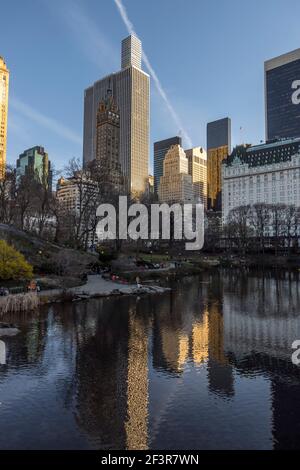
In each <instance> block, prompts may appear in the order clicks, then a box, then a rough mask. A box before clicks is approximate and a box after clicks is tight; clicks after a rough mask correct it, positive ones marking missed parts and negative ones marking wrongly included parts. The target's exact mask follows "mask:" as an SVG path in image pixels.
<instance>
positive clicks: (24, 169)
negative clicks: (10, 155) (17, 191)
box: [16, 146, 52, 191]
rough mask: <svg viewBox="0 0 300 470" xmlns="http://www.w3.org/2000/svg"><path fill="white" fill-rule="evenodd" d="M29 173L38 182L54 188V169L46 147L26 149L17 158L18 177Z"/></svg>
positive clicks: (18, 178)
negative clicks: (52, 169)
mask: <svg viewBox="0 0 300 470" xmlns="http://www.w3.org/2000/svg"><path fill="white" fill-rule="evenodd" d="M25 175H28V176H30V177H32V178H34V179H35V180H36V181H37V182H38V183H41V184H43V185H44V186H45V187H47V188H49V191H51V190H52V171H51V164H50V161H49V158H48V153H46V152H45V149H44V147H40V146H36V147H32V148H30V149H28V150H25V151H24V152H23V153H22V154H21V155H19V158H18V159H17V168H16V177H17V182H19V180H20V178H21V177H22V176H25Z"/></svg>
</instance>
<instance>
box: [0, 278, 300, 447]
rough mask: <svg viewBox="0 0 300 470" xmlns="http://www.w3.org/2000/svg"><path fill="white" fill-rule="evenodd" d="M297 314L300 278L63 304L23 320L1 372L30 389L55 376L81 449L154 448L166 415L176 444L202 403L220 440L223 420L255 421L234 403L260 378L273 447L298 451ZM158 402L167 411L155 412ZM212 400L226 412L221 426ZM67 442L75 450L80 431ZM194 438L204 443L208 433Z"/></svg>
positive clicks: (236, 281)
mask: <svg viewBox="0 0 300 470" xmlns="http://www.w3.org/2000/svg"><path fill="white" fill-rule="evenodd" d="M299 310H300V292H299V283H298V280H297V278H290V277H288V276H286V277H282V278H281V279H278V278H274V277H272V276H269V275H266V276H261V275H254V274H253V275H251V274H249V273H247V275H246V276H243V275H242V274H241V272H237V273H236V274H234V273H232V272H231V273H227V272H222V273H213V274H205V273H204V274H203V275H202V276H200V277H199V278H186V279H183V280H181V281H180V282H178V283H176V284H175V286H174V289H173V291H172V292H171V293H170V294H169V293H168V294H166V295H161V296H156V297H151V296H150V297H142V298H141V299H136V298H130V297H125V298H121V299H115V298H111V299H94V300H90V301H88V302H82V303H78V304H74V303H73V304H63V305H56V306H55V307H51V308H49V309H47V311H45V312H44V317H43V316H42V315H41V316H40V317H39V318H36V317H34V316H33V317H32V318H30V321H28V319H26V321H25V320H24V322H23V324H22V325H21V330H22V333H21V334H20V335H18V336H16V337H15V338H9V339H8V340H7V362H8V365H5V366H2V367H1V369H0V371H1V374H0V381H1V383H2V384H3V383H5V381H6V379H7V377H8V378H9V377H11V376H13V375H14V374H15V375H17V373H18V371H22V370H25V371H26V373H25V376H24V377H25V378H24V379H23V380H27V379H26V377H27V375H26V374H30V377H31V376H34V374H36V376H37V377H38V380H39V381H40V380H41V378H42V377H46V376H47V374H49V377H52V375H53V378H51V383H50V382H49V388H50V387H51V386H52V385H53V384H54V386H53V390H54V392H53V393H54V394H55V396H57V397H58V399H57V402H59V401H60V400H62V401H63V409H59V410H60V411H59V412H60V413H61V415H62V416H63V415H64V413H65V412H66V410H70V413H72V417H73V419H74V417H75V422H76V429H73V432H74V435H76V438H77V440H78V442H80V443H81V445H82V447H83V448H84V447H88V448H90V447H92V448H98V449H147V448H149V447H151V444H152V442H153V439H154V438H153V434H154V433H155V432H156V431H157V429H158V428H159V430H160V433H164V432H167V431H165V425H166V421H164V420H165V419H167V418H166V416H170V413H171V416H172V420H174V421H171V423H172V425H173V423H174V426H175V427H174V429H172V433H174V442H175V443H176V431H177V430H179V429H185V428H184V426H186V425H187V423H186V419H185V416H184V418H182V419H183V421H181V422H177V421H176V418H177V415H178V412H179V411H180V410H183V409H184V410H186V411H187V412H190V413H191V415H190V417H191V416H192V417H194V413H193V412H194V409H193V408H194V406H197V407H198V408H197V410H198V411H197V412H198V414H197V413H196V414H195V416H196V417H197V416H201V420H202V425H204V424H203V423H205V422H206V421H205V420H206V419H207V426H208V427H209V426H210V422H209V420H211V419H215V420H216V421H215V423H216V425H217V426H218V428H219V430H220V433H221V434H222V429H225V428H226V426H228V423H224V422H223V421H222V419H224V416H227V419H230V420H231V416H232V415H231V413H233V412H234V410H236V411H235V413H236V415H235V416H234V418H235V419H236V421H234V419H233V421H234V422H235V423H240V420H239V416H240V413H243V412H245V413H247V410H243V409H242V410H240V409H239V404H238V403H239V402H238V399H237V398H239V397H240V395H238V394H240V393H241V386H242V385H241V384H242V383H243V382H242V381H243V379H245V382H244V383H245V384H246V385H245V387H247V383H249V382H247V380H246V379H248V378H249V377H254V378H255V379H256V378H261V377H262V378H263V380H264V381H265V382H266V383H267V386H264V393H265V395H264V396H263V399H264V400H265V402H263V403H264V405H263V406H265V407H268V406H269V407H270V410H271V415H272V416H271V424H270V426H271V429H270V434H271V439H272V443H271V445H272V446H273V447H274V448H297V447H299V442H300V409H299V404H298V402H299V399H298V397H299V384H300V369H299V368H297V367H296V366H294V365H293V364H292V363H291V353H292V350H291V344H292V342H293V341H294V339H296V338H300V316H299ZM12 321H15V320H13V319H12ZM19 323H20V322H19ZM21 323H22V322H21ZM55 367H56V369H55ZM56 370H57V372H55V371H56ZM49 371H50V372H49ZM193 371H195V372H196V373H195V374H194V373H191V374H189V372H193ZM51 374H52V375H51ZM149 378H150V384H149ZM28 380H31V379H28ZM45 380H46V379H45ZM49 380H50V379H49ZM151 380H152V383H151ZM52 382H53V384H52ZM265 382H264V383H265ZM153 383H154V385H153ZM260 383H261V382H260ZM190 390H192V392H191V395H189V393H190ZM193 392H194V395H193V394H192V393H193ZM40 393H45V392H44V388H41V391H40ZM257 393H258V395H257V396H258V398H257V399H258V400H259V399H260V396H259V393H260V392H259V390H258V391H257ZM201 394H202V395H201ZM7 396H9V390H8V391H7ZM155 397H158V400H157V401H158V402H159V403H157V405H156V406H153V401H155ZM174 397H175V398H174ZM191 397H193V398H192V399H193V400H194V402H193V403H188V400H189V399H191ZM247 397H248V396H247ZM251 399H253V400H255V397H251ZM197 400H198V401H197ZM210 400H212V402H213V403H216V402H218V403H219V404H220V408H219V409H221V410H222V413H220V416H219V417H218V412H219V411H218V408H217V407H216V408H213V410H210V407H211V406H213V405H212V404H211V402H210ZM203 401H205V406H204V405H203ZM196 402H197V404H196ZM235 402H236V403H235ZM202 406H203V408H202ZM222 406H223V407H224V408H222ZM226 406H230V410H229V411H228V413H229V414H228V415H226V412H224V413H225V414H224V413H223V410H225V409H226ZM235 407H236V408H235ZM251 409H252V408H251ZM39 410H40V412H41V410H43V408H42V407H41V408H40V409H39ZM170 410H171V411H170ZM46 411H47V410H46ZM31 412H32V414H34V413H35V410H34V409H32V411H31ZM153 413H156V414H155V416H153ZM168 413H169V414H168ZM206 413H207V414H206ZM187 416H188V415H187ZM208 416H209V417H208ZM236 416H238V418H236ZM161 417H162V419H161ZM37 419H38V417H37ZM62 419H63V417H62ZM218 419H219V421H218ZM257 419H259V417H258V418H257ZM264 419H265V423H264V425H265V427H266V428H267V426H268V425H269V424H268V422H267V419H266V418H264ZM154 420H156V421H155V423H154V424H153V421H154ZM191 420H192V418H191ZM0 422H1V416H0ZM18 423H19V421H18ZM230 423H231V421H230ZM266 423H267V424H266ZM188 424H189V425H191V423H188ZM193 425H194V426H195V428H194V429H193V432H192V433H191V434H190V439H192V436H193V435H197V426H199V423H198V422H197V419H196V418H195V422H194V423H193ZM223 426H224V428H223ZM245 426H247V424H245ZM201 429H202V428H201ZM226 429H227V428H226ZM78 430H80V432H79V431H78ZM232 433H233V436H232V440H233V442H239V439H241V440H242V444H243V442H244V441H243V439H245V442H244V445H246V444H247V436H246V434H247V432H246V431H245V433H246V434H245V436H244V437H243V435H241V433H240V432H237V431H236V433H237V434H236V435H234V433H235V431H234V430H232ZM157 435H158V433H157ZM83 436H84V437H83ZM46 439H47V436H45V440H46ZM49 439H50V438H49ZM53 439H54V438H53ZM61 439H62V438H61ZM66 439H67V437H66ZM68 439H69V441H68V442H71V443H72V442H74V437H73V436H72V433H71V434H70V436H68ZM172 439H173V434H172V437H171V440H172ZM197 439H198V440H197V443H198V444H199V445H200V444H201V433H200V437H199V435H198V437H197ZM267 439H268V438H266V441H265V442H267ZM199 440H200V441H199ZM1 442H2V441H1V438H0V443H1ZM49 442H52V441H51V440H49ZM55 442H56V441H55ZM198 444H196V445H198ZM242 444H241V446H242ZM62 445H63V441H62ZM70 445H71V444H70Z"/></svg>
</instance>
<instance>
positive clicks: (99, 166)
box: [92, 90, 123, 194]
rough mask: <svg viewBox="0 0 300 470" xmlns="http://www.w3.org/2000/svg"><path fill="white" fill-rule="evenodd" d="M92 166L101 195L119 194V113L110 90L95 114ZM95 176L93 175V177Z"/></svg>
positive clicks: (120, 182) (120, 174)
mask: <svg viewBox="0 0 300 470" xmlns="http://www.w3.org/2000/svg"><path fill="white" fill-rule="evenodd" d="M94 163H95V165H93V166H92V168H93V170H94V172H96V175H97V178H98V181H99V182H100V183H101V189H102V194H110V193H119V192H120V191H121V188H122V184H123V178H122V173H121V165H120V111H119V108H118V106H117V104H116V103H115V101H114V98H113V96H112V94H111V90H108V92H107V97H106V100H102V101H100V104H99V109H98V112H97V131H96V160H95V162H94ZM94 176H95V175H94Z"/></svg>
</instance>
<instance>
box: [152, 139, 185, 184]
mask: <svg viewBox="0 0 300 470" xmlns="http://www.w3.org/2000/svg"><path fill="white" fill-rule="evenodd" d="M172 145H180V146H181V145H182V139H181V137H178V136H176V137H171V138H170V139H165V140H160V141H158V142H154V162H153V163H154V192H155V193H157V192H158V187H159V181H160V177H161V176H162V175H163V166H164V158H165V156H166V153H167V151H168V150H169V148H170V147H171V146H172Z"/></svg>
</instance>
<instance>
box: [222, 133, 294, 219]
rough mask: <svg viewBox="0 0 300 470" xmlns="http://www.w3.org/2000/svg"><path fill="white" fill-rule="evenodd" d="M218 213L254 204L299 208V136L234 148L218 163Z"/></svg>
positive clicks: (227, 213)
mask: <svg viewBox="0 0 300 470" xmlns="http://www.w3.org/2000/svg"><path fill="white" fill-rule="evenodd" d="M222 167H223V168H222V173H223V188H222V206H223V207H222V216H223V221H224V222H225V223H226V220H227V218H228V215H229V213H230V211H231V210H232V209H234V208H237V207H240V206H246V205H248V204H249V205H254V204H262V203H266V204H293V205H295V206H296V207H300V138H296V139H290V140H287V139H283V140H278V141H274V142H269V143H267V144H260V145H255V146H251V145H247V146H245V145H240V146H238V147H236V148H235V149H234V150H233V152H232V154H231V155H230V156H229V157H228V159H227V160H226V162H225V163H224V164H223V165H222Z"/></svg>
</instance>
